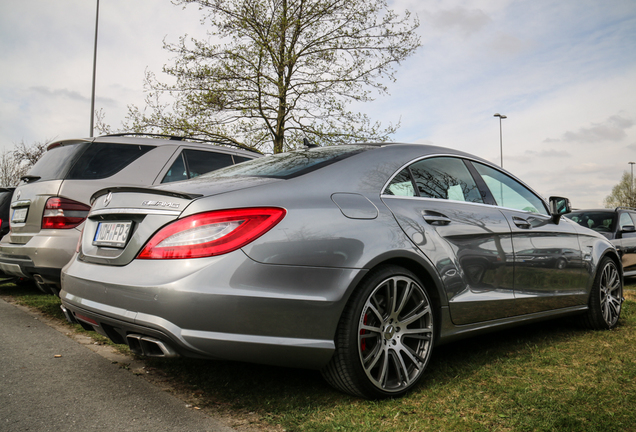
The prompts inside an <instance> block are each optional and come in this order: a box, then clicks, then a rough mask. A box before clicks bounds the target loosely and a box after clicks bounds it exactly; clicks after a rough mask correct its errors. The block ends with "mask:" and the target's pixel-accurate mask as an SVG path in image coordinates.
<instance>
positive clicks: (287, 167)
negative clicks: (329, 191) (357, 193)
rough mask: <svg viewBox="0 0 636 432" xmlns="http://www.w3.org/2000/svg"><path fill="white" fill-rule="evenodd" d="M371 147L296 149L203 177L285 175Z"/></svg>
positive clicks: (292, 174)
mask: <svg viewBox="0 0 636 432" xmlns="http://www.w3.org/2000/svg"><path fill="white" fill-rule="evenodd" d="M371 148H374V147H371V146H361V145H355V146H353V145H342V146H333V147H320V148H314V149H311V150H296V151H293V152H289V153H279V154H275V155H272V156H266V157H263V158H258V159H253V160H251V161H247V162H243V163H240V164H238V165H234V166H231V167H228V168H224V169H220V170H218V171H214V172H212V173H209V174H205V177H273V178H280V179H288V178H292V177H297V176H300V175H303V174H306V173H308V172H311V171H314V170H316V169H319V168H322V167H324V166H327V165H331V164H332V163H335V162H338V161H340V160H343V159H346V158H348V157H350V156H353V155H356V154H358V153H361V152H363V151H366V150H369V149H371Z"/></svg>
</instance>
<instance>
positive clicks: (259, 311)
mask: <svg viewBox="0 0 636 432" xmlns="http://www.w3.org/2000/svg"><path fill="white" fill-rule="evenodd" d="M364 272H365V271H364V270H359V269H339V268H316V267H298V266H282V265H268V264H261V263H257V262H255V261H252V260H251V259H249V258H248V257H247V256H246V255H245V254H243V252H242V251H240V250H239V251H236V252H233V253H230V254H227V255H224V256H220V257H211V258H200V259H192V260H162V261H158V260H157V261H154V260H134V261H133V262H131V263H130V264H128V265H126V266H124V267H118V268H113V267H108V266H102V265H96V264H89V263H85V262H81V261H78V260H73V261H72V262H71V263H70V264H69V265H68V266H67V267H65V268H64V271H63V274H62V291H61V293H60V298H61V299H62V304H63V306H64V307H65V308H66V310H67V312H68V313H69V314H71V317H70V318H71V319H75V320H77V321H79V322H80V323H81V324H82V325H83V326H84V327H85V328H88V329H92V330H95V331H97V332H99V333H101V334H103V335H105V336H107V337H109V338H111V339H112V340H113V341H114V342H117V343H127V344H129V346H131V347H132V346H133V345H132V344H131V340H130V337H131V336H133V337H137V336H139V337H146V338H152V339H156V340H158V341H161V342H162V343H164V344H166V346H168V347H169V348H170V349H171V350H174V351H175V352H176V353H178V354H180V355H183V356H187V357H199V358H212V359H225V360H238V361H247V362H253V363H264V364H273V365H279V366H291V367H303V368H313V369H319V368H321V367H323V366H324V365H325V364H326V363H327V362H328V361H329V359H330V358H331V356H332V354H333V351H334V349H335V345H334V336H335V331H336V327H337V324H338V320H339V318H340V315H341V313H342V310H343V309H344V307H345V304H346V300H347V293H348V290H349V288H350V287H351V286H353V285H354V284H355V283H356V282H357V280H358V278H359V277H361V276H362V274H364ZM142 280H143V282H142ZM133 283H134V285H132V284H133Z"/></svg>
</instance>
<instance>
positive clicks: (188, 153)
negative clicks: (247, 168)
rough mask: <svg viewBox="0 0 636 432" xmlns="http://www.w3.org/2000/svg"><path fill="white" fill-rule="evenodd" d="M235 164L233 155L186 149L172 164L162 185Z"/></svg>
mask: <svg viewBox="0 0 636 432" xmlns="http://www.w3.org/2000/svg"><path fill="white" fill-rule="evenodd" d="M235 157H236V156H235ZM233 164H234V161H233V160H232V155H231V154H227V153H216V152H207V151H202V150H190V149H185V150H184V151H183V152H181V154H180V155H179V157H178V158H177V159H175V161H174V162H173V163H172V166H171V167H170V169H169V170H168V172H167V173H166V175H165V176H164V178H163V180H161V183H170V182H173V181H179V180H187V179H189V178H194V177H198V176H200V175H201V174H205V173H207V172H210V171H214V170H217V169H219V168H225V167H226V166H230V165H233Z"/></svg>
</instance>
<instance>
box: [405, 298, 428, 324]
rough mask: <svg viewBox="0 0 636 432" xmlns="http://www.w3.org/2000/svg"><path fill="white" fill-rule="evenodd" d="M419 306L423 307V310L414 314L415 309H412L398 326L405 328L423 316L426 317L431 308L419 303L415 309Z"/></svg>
mask: <svg viewBox="0 0 636 432" xmlns="http://www.w3.org/2000/svg"><path fill="white" fill-rule="evenodd" d="M421 306H424V309H423V310H422V311H420V312H417V313H416V312H415V310H416V309H414V310H413V311H412V312H411V314H412V315H410V316H408V317H406V318H405V319H403V320H402V321H400V324H402V325H404V326H407V325H409V324H411V323H412V322H414V321H417V320H418V319H420V318H422V317H423V316H424V315H427V314H429V313H431V307H430V306H428V305H425V304H424V302H422V303H420V304H419V305H418V307H417V309H419V308H420V307H421Z"/></svg>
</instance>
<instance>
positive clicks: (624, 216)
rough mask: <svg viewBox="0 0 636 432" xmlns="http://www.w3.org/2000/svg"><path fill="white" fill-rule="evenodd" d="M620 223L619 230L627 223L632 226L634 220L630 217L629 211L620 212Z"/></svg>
mask: <svg viewBox="0 0 636 432" xmlns="http://www.w3.org/2000/svg"><path fill="white" fill-rule="evenodd" d="M620 225H621V230H622V229H624V228H625V227H626V226H629V225H631V226H634V221H633V220H632V218H631V217H630V215H629V213H621V218H620Z"/></svg>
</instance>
